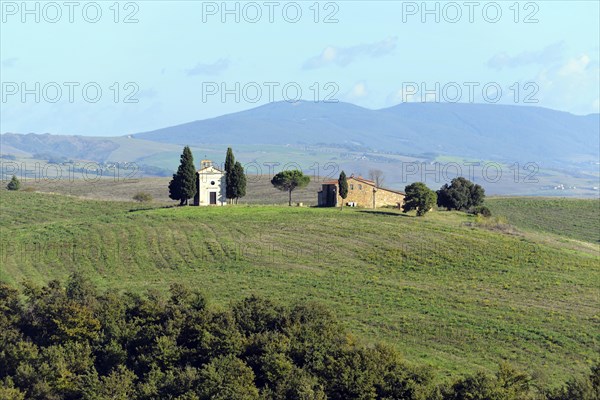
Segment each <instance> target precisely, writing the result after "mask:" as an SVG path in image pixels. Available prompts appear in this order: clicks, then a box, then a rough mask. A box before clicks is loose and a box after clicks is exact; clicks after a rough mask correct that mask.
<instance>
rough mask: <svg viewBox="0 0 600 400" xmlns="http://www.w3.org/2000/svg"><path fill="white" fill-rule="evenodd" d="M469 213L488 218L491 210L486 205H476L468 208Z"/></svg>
mask: <svg viewBox="0 0 600 400" xmlns="http://www.w3.org/2000/svg"><path fill="white" fill-rule="evenodd" d="M469 213H470V214H473V215H481V216H483V217H486V218H489V217H491V216H492V211H491V210H490V209H489V208H487V207H486V206H477V207H473V208H471V209H470V210H469Z"/></svg>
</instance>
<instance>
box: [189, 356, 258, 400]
mask: <svg viewBox="0 0 600 400" xmlns="http://www.w3.org/2000/svg"><path fill="white" fill-rule="evenodd" d="M200 376H201V382H202V384H201V389H200V390H201V393H202V398H203V399H214V400H253V399H258V398H259V396H258V394H259V393H258V389H257V388H256V386H255V385H254V372H253V371H252V369H250V367H248V365H247V364H246V363H245V362H244V361H242V360H240V359H239V358H236V357H235V356H234V355H227V356H223V357H219V358H215V359H213V360H212V361H211V362H210V363H208V364H206V365H205V366H204V367H203V368H202V370H201V372H200Z"/></svg>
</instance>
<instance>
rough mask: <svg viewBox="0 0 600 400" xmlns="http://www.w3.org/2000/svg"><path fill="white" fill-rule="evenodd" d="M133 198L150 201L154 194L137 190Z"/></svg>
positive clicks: (141, 201)
mask: <svg viewBox="0 0 600 400" xmlns="http://www.w3.org/2000/svg"><path fill="white" fill-rule="evenodd" d="M133 199H134V200H135V201H138V202H140V203H147V202H149V201H152V195H150V194H149V193H146V192H137V193H136V194H135V195H134V196H133Z"/></svg>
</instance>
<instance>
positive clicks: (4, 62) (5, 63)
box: [2, 57, 19, 68]
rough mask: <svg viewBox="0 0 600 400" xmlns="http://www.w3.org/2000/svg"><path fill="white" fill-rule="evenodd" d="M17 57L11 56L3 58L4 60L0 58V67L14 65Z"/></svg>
mask: <svg viewBox="0 0 600 400" xmlns="http://www.w3.org/2000/svg"><path fill="white" fill-rule="evenodd" d="M18 60H19V59H18V58H16V57H12V58H5V59H4V60H2V67H3V68H12V67H14V66H15V64H16V63H17V61H18Z"/></svg>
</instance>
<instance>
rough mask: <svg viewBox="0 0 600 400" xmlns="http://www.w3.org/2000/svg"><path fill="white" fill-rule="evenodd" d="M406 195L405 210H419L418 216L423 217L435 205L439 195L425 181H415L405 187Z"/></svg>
mask: <svg viewBox="0 0 600 400" xmlns="http://www.w3.org/2000/svg"><path fill="white" fill-rule="evenodd" d="M404 191H405V192H406V197H405V198H404V204H403V205H402V211H403V212H409V211H411V210H417V216H419V217H422V216H423V215H425V213H427V212H428V211H429V210H431V208H432V207H433V206H434V205H435V203H436V200H437V195H436V194H435V192H434V191H433V190H431V189H429V188H428V187H427V186H426V185H425V184H424V183H423V182H415V183H411V184H410V185H408V186H406V188H404Z"/></svg>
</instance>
